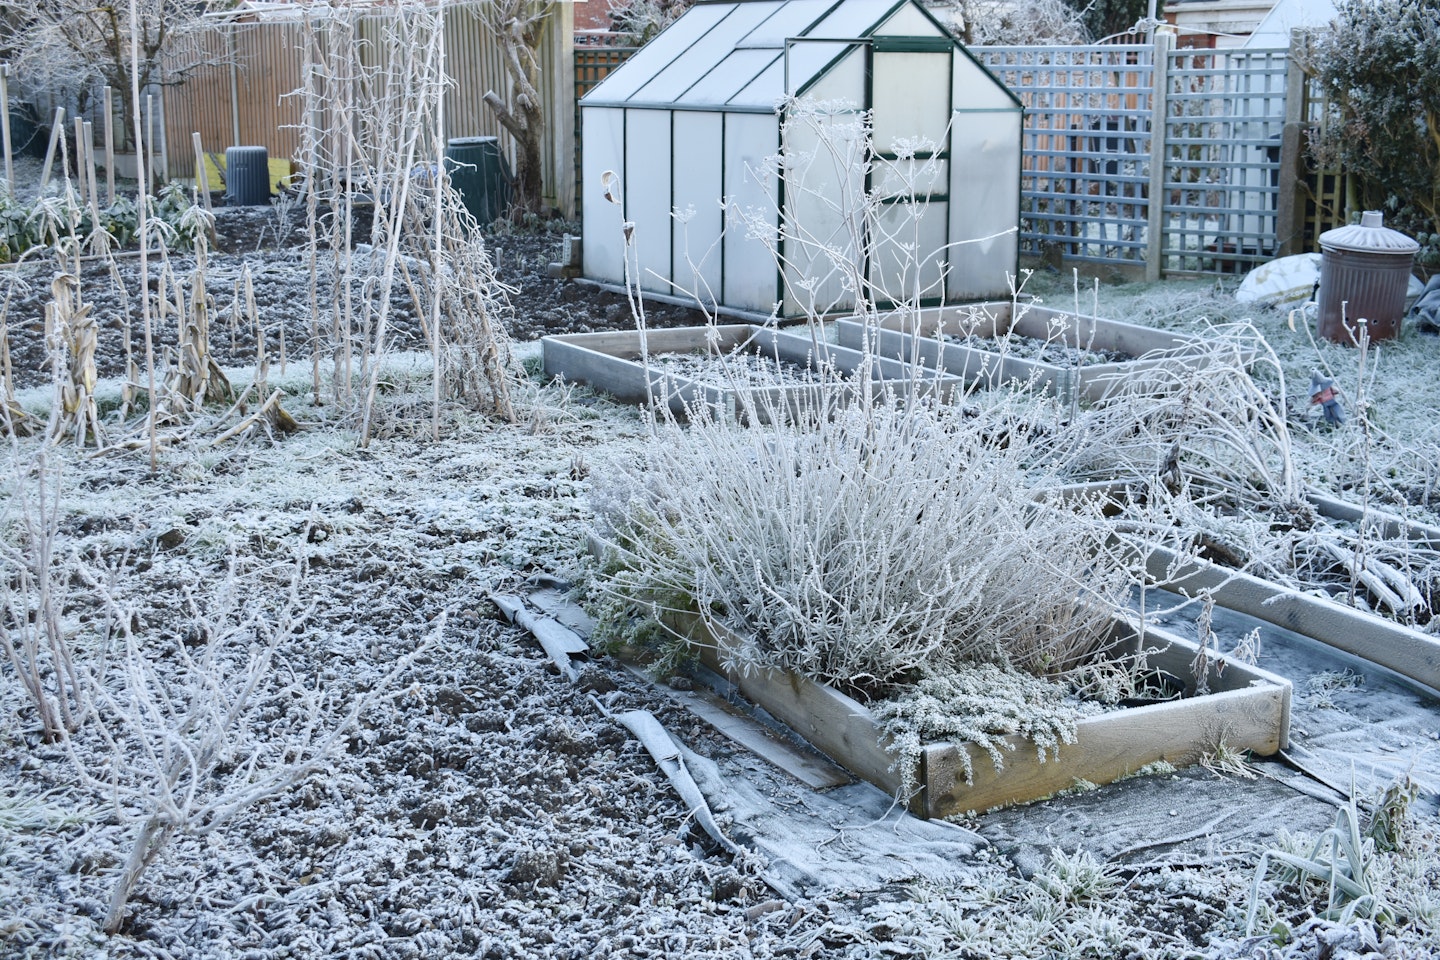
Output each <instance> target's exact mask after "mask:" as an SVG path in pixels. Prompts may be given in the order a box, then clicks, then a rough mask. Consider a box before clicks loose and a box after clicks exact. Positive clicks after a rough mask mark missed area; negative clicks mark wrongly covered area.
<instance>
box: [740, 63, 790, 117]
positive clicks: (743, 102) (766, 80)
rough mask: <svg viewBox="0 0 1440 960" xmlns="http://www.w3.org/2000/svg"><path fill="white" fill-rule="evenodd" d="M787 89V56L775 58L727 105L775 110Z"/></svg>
mask: <svg viewBox="0 0 1440 960" xmlns="http://www.w3.org/2000/svg"><path fill="white" fill-rule="evenodd" d="M784 91H785V57H784V55H783V54H782V55H781V56H778V57H776V58H775V61H774V62H773V63H771V64H770V66H768V67H766V68H765V71H764V72H763V73H761V74H760V75H759V76H758V77H756V78H755V79H753V80H751V81H750V82H749V83H747V84H746V85H745V86H744V87H742V88H741V89H740V91H739V92H738V93H736V94H735V95H734V96H733V97H731V98H730V99H729V100H728V101H726V106H730V107H736V108H760V109H766V110H773V109H774V108H775V104H776V102H777V101H779V100H780V98H781V96H782V95H783V93H784Z"/></svg>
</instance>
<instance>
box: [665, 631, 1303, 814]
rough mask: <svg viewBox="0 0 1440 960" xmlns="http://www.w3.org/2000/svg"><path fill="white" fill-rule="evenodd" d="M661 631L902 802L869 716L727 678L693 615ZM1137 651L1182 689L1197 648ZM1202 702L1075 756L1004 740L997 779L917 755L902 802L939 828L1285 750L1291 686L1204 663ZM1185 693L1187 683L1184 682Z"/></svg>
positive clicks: (986, 767) (1093, 733)
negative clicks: (1163, 766) (1223, 753)
mask: <svg viewBox="0 0 1440 960" xmlns="http://www.w3.org/2000/svg"><path fill="white" fill-rule="evenodd" d="M667 622H668V626H670V627H671V629H673V630H675V631H676V632H678V633H680V634H681V635H682V636H685V637H687V638H688V639H689V640H690V642H691V643H692V645H693V646H694V647H695V649H696V652H697V653H698V655H699V657H700V659H701V660H702V661H703V662H704V663H705V664H706V666H708V667H710V669H712V670H714V671H716V672H717V673H720V674H721V675H722V676H724V677H726V678H727V679H728V680H729V681H730V682H731V683H733V684H734V685H735V686H736V687H737V688H738V689H739V690H740V692H741V693H742V694H744V695H745V696H746V697H747V698H749V699H750V700H751V701H753V702H754V703H756V704H758V705H759V706H761V707H763V708H764V709H765V710H766V711H768V712H769V713H770V714H771V715H772V716H774V717H776V718H777V719H779V720H780V721H781V722H783V723H785V724H786V725H788V726H789V727H790V728H791V729H792V730H794V731H795V732H796V733H798V734H799V735H800V736H802V737H804V738H805V739H806V740H808V741H809V742H810V743H811V744H812V745H813V746H814V747H815V748H816V749H817V750H819V751H820V752H821V753H823V754H825V755H826V756H828V757H830V758H831V759H832V760H834V761H835V762H836V763H838V764H840V765H841V766H843V767H845V768H846V769H847V770H849V771H850V772H851V773H853V774H855V775H856V776H858V777H860V778H862V779H864V780H868V781H869V782H871V783H873V784H875V785H876V786H878V787H879V788H880V789H882V790H885V791H888V792H890V793H893V794H896V795H897V796H898V795H899V793H900V789H901V777H900V772H899V769H898V766H897V764H896V758H895V755H894V754H893V753H892V752H891V750H890V749H889V747H888V745H887V744H886V742H885V739H884V737H883V735H882V733H881V732H880V727H879V725H878V724H877V723H876V721H875V719H874V717H873V716H872V715H871V713H870V711H869V710H868V709H867V708H866V707H865V706H864V705H863V704H861V703H859V702H858V701H856V700H854V699H852V698H851V697H848V696H846V695H845V694H843V693H841V692H840V691H838V690H835V689H834V688H833V687H830V686H827V685H825V684H821V683H817V682H815V681H812V680H807V679H805V678H803V677H800V676H796V675H795V674H791V673H782V672H779V671H757V670H750V671H745V670H738V669H730V668H727V666H726V661H727V660H728V659H729V658H728V657H727V656H726V650H727V649H728V648H731V647H734V646H736V645H737V644H738V643H739V642H740V641H739V639H738V638H737V637H736V636H735V635H734V634H732V633H729V632H728V631H726V630H725V629H724V628H723V627H720V626H718V625H710V624H706V623H705V622H704V621H702V619H701V618H700V617H699V616H697V615H695V614H692V613H672V614H669V615H668V616H667ZM1110 640H1111V642H1112V644H1114V645H1115V647H1117V648H1118V651H1117V652H1122V653H1123V652H1125V651H1126V650H1128V651H1131V652H1133V651H1134V650H1136V649H1137V648H1138V646H1139V644H1140V643H1141V642H1142V638H1141V635H1140V634H1139V633H1138V632H1137V631H1136V630H1135V629H1134V628H1133V627H1132V626H1130V625H1129V624H1128V623H1127V622H1126V621H1125V620H1123V619H1122V618H1121V617H1120V616H1118V615H1117V616H1116V618H1115V621H1114V625H1113V627H1112V634H1111V637H1110ZM1143 643H1144V645H1145V648H1146V649H1147V650H1152V652H1151V653H1150V654H1149V658H1148V663H1149V666H1150V667H1153V668H1158V669H1161V670H1164V671H1166V672H1168V673H1171V674H1173V675H1175V676H1178V677H1189V676H1190V674H1191V668H1190V664H1191V662H1192V661H1193V660H1194V659H1195V657H1196V654H1197V653H1198V648H1197V647H1196V646H1195V644H1193V643H1191V642H1189V641H1187V640H1184V639H1182V638H1181V637H1179V636H1177V635H1175V634H1173V633H1170V632H1168V631H1165V630H1160V629H1156V628H1153V627H1152V628H1147V629H1146V630H1145V632H1144V635H1143ZM1207 656H1208V657H1209V658H1210V665H1209V669H1208V673H1207V681H1208V685H1209V689H1210V690H1211V691H1212V692H1211V693H1208V694H1204V695H1200V696H1190V697H1187V698H1185V699H1182V700H1174V701H1167V702H1164V703H1157V704H1151V705H1146V706H1139V707H1130V708H1126V709H1120V710H1115V711H1112V712H1110V713H1106V714H1102V715H1099V716H1094V717H1087V718H1084V719H1082V720H1081V721H1080V722H1079V724H1078V725H1077V728H1076V739H1075V743H1073V744H1063V745H1061V746H1060V748H1059V750H1058V751H1057V752H1056V753H1052V754H1050V755H1047V756H1043V757H1042V756H1041V755H1040V754H1039V752H1038V751H1037V749H1036V747H1035V745H1034V744H1033V743H1031V742H1029V741H1027V740H1025V739H1024V738H1023V737H1019V736H1011V737H1008V738H1007V739H1008V740H1009V742H1010V745H1011V746H1012V747H1014V749H1013V751H1009V752H1007V753H1006V757H1005V765H1004V767H1003V768H1001V769H996V768H995V766H994V764H993V763H991V760H990V757H989V755H988V754H987V753H986V752H985V751H984V750H981V749H979V748H977V747H976V746H975V745H973V744H956V743H934V744H929V745H927V746H926V747H925V748H924V752H923V754H922V756H921V760H920V768H919V770H918V772H917V782H918V783H919V789H918V791H917V792H916V793H915V794H914V795H913V796H911V797H909V798H908V806H909V809H910V811H911V812H912V813H914V814H916V815H917V816H921V817H944V816H950V815H953V814H958V813H964V812H967V811H971V810H975V811H983V810H988V809H991V808H993V807H998V806H1004V805H1007V804H1015V803H1027V802H1030V801H1032V800H1038V799H1041V798H1043V797H1047V796H1051V795H1053V794H1054V793H1056V792H1058V791H1060V790H1064V789H1067V788H1069V787H1072V786H1074V785H1075V783H1076V782H1077V781H1081V780H1083V781H1088V782H1090V783H1095V784H1104V783H1110V782H1112V781H1114V780H1118V779H1120V778H1121V777H1125V776H1128V775H1130V774H1133V773H1135V772H1136V771H1138V770H1140V769H1141V768H1143V767H1145V766H1146V765H1148V764H1151V763H1155V762H1157V761H1161V760H1164V761H1167V762H1169V763H1172V764H1175V765H1177V766H1181V765H1186V764H1191V763H1194V762H1196V761H1197V760H1199V759H1200V757H1201V755H1202V754H1203V753H1204V752H1205V751H1206V750H1213V749H1214V748H1215V747H1216V746H1217V745H1218V744H1219V743H1220V742H1222V741H1223V742H1224V743H1225V745H1226V746H1227V747H1228V748H1230V749H1234V750H1250V751H1253V752H1254V753H1257V754H1260V755H1265V756H1268V755H1270V754H1274V753H1276V752H1278V751H1280V750H1283V749H1285V748H1286V747H1287V746H1288V744H1289V732H1290V698H1291V685H1290V682H1289V681H1288V680H1285V679H1283V678H1281V677H1278V676H1275V675H1274V674H1271V673H1268V672H1266V671H1264V670H1260V669H1257V668H1255V667H1252V666H1248V665H1246V664H1243V663H1239V662H1238V661H1235V660H1232V659H1230V658H1228V657H1225V656H1222V655H1220V654H1217V653H1214V652H1213V651H1212V652H1209V653H1208V654H1207ZM1188 682H1189V685H1190V690H1191V691H1192V692H1193V690H1194V681H1193V680H1190V681H1188ZM962 751H964V752H965V753H968V754H969V756H970V760H971V766H972V769H973V782H971V783H969V784H967V783H966V782H965V779H964V772H963V771H964V767H963V763H962V760H961V752H962Z"/></svg>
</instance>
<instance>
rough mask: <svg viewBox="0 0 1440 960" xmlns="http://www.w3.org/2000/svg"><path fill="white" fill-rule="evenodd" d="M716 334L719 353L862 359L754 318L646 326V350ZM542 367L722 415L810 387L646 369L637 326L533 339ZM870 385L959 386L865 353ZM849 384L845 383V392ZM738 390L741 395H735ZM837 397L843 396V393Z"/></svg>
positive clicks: (846, 368) (768, 404)
mask: <svg viewBox="0 0 1440 960" xmlns="http://www.w3.org/2000/svg"><path fill="white" fill-rule="evenodd" d="M711 336H715V337H717V338H718V339H717V343H716V347H717V348H718V349H719V350H720V351H722V352H724V351H730V350H733V349H736V348H738V347H741V346H742V345H744V344H747V343H749V344H752V345H754V346H755V347H757V348H758V349H761V350H763V351H765V352H766V353H767V354H770V355H772V356H778V357H779V358H780V359H782V360H786V361H790V362H793V363H798V364H804V365H809V364H811V363H812V362H813V360H814V357H815V354H816V352H817V348H818V351H819V352H820V353H821V354H822V355H823V356H824V358H825V361H826V362H828V363H831V364H833V365H834V367H835V369H836V370H838V371H839V372H841V373H846V374H849V373H854V372H855V371H856V370H857V369H859V367H860V365H861V363H862V362H863V360H864V357H863V355H862V354H860V353H858V352H856V351H854V350H849V349H846V348H845V347H839V346H836V345H834V344H832V343H828V342H826V341H824V340H816V339H815V338H812V337H811V336H809V335H806V334H803V333H790V332H787V331H778V330H775V329H773V328H770V327H764V326H759V325H755V324H723V325H719V326H715V327H672V328H668V329H660V330H650V331H647V332H646V347H647V351H648V353H650V354H660V353H690V352H699V351H705V350H706V349H707V338H709V337H711ZM540 344H541V353H542V356H543V359H544V365H545V373H546V374H547V375H549V376H552V377H557V376H558V377H563V378H564V379H565V380H567V381H569V382H572V383H584V384H588V385H590V386H592V387H594V388H596V389H597V390H603V391H605V392H606V393H609V394H611V395H612V396H614V397H615V398H616V399H617V400H620V401H622V402H625V403H655V404H660V405H664V406H666V407H668V408H669V410H670V411H671V412H672V413H674V414H676V415H677V416H684V415H685V413H686V411H687V409H690V408H693V407H695V406H697V405H704V406H708V407H710V408H711V409H712V410H714V411H716V412H717V413H719V414H721V415H723V416H733V417H737V418H738V417H741V416H743V415H744V412H745V407H746V402H745V401H746V400H748V401H749V403H750V404H751V405H752V408H753V409H754V410H756V412H757V419H760V420H762V421H763V420H766V419H768V413H769V412H770V411H775V410H787V411H793V410H794V409H795V408H796V405H797V404H798V403H800V402H801V399H802V398H805V399H810V400H812V401H813V400H815V399H816V391H817V389H821V388H817V387H816V386H813V385H807V384H795V385H793V386H778V387H754V388H743V387H742V388H741V389H740V390H739V391H737V390H736V389H735V388H734V387H732V386H730V385H728V384H725V383H723V382H717V383H708V382H702V381H699V380H694V379H691V378H687V377H680V376H676V375H674V374H669V373H666V372H665V371H663V370H659V369H651V370H649V371H648V372H647V371H646V369H645V366H644V364H642V363H641V362H640V356H641V353H640V333H639V331H635V330H626V331H606V332H600V333H572V334H563V335H558V336H549V337H544V338H542V339H541V341H540ZM872 361H873V364H872V369H871V384H872V388H873V389H877V390H878V389H886V390H893V391H894V392H895V393H897V394H899V395H901V396H911V395H927V394H929V393H930V392H932V391H939V392H940V394H941V397H942V399H948V398H949V396H950V394H951V393H952V392H954V391H956V390H959V389H961V388H962V386H963V385H962V384H961V382H960V381H959V380H957V379H955V378H953V377H947V376H944V375H935V376H927V375H921V374H920V372H919V371H917V370H916V369H915V368H914V367H912V366H910V365H907V364H902V363H899V362H897V361H895V360H885V359H882V358H879V357H872ZM853 391H854V387H847V388H846V390H845V391H843V394H844V395H849V394H850V393H852V392H853ZM742 393H743V394H744V397H745V399H744V400H742V399H741V397H740V394H742ZM840 399H842V400H843V399H844V397H843V396H842V397H841V398H840Z"/></svg>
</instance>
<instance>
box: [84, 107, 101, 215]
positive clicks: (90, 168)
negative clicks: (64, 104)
mask: <svg viewBox="0 0 1440 960" xmlns="http://www.w3.org/2000/svg"><path fill="white" fill-rule="evenodd" d="M95 180H96V177H95V124H93V123H91V122H90V121H89V120H86V121H85V183H86V185H87V186H88V188H89V192H90V225H91V226H92V227H93V228H95V229H99V227H100V188H99V186H98V185H96V183H95Z"/></svg>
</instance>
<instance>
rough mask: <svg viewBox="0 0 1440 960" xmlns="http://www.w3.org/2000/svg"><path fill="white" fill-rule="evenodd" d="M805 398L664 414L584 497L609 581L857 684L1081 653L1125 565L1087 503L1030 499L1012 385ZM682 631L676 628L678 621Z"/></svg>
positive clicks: (1089, 646)
mask: <svg viewBox="0 0 1440 960" xmlns="http://www.w3.org/2000/svg"><path fill="white" fill-rule="evenodd" d="M985 403H986V407H985V408H984V409H983V410H979V411H973V410H972V411H970V413H968V414H967V413H966V412H961V411H959V410H956V409H954V408H949V407H943V406H931V405H926V404H921V403H911V404H908V405H904V406H901V405H898V404H894V403H872V402H869V401H867V400H865V399H864V398H863V397H862V398H861V399H859V400H856V401H851V402H849V403H838V402H835V401H830V402H828V403H827V402H826V401H823V400H822V401H820V402H818V403H817V406H816V407H815V408H813V409H811V411H810V415H809V416H803V417H801V418H799V419H798V420H797V419H795V418H793V417H792V418H788V419H787V418H785V417H778V416H777V417H775V418H774V419H775V420H776V421H779V422H775V423H770V424H766V425H763V426H755V427H752V428H749V429H746V428H742V427H739V426H737V425H735V424H732V423H725V422H720V421H718V420H716V419H713V418H709V417H706V416H697V417H696V418H695V420H694V421H693V422H692V423H691V424H690V426H689V427H688V428H683V427H681V426H679V425H677V424H674V423H662V424H659V425H658V426H657V428H656V437H655V441H654V442H653V443H651V444H650V445H649V446H648V447H647V449H646V451H645V453H644V455H643V458H642V459H641V460H640V461H639V462H636V463H633V464H631V465H629V466H628V467H626V468H624V469H623V470H622V471H621V475H620V477H619V478H618V480H617V481H616V483H615V484H614V486H613V489H612V490H610V491H609V493H608V499H602V502H601V503H600V509H601V513H602V515H603V516H604V519H605V521H606V524H607V525H606V527H605V529H604V530H603V532H602V538H603V540H604V541H605V543H606V544H607V545H608V547H609V557H610V564H609V576H608V577H607V579H606V580H605V582H604V584H603V586H602V589H603V590H604V591H606V592H607V593H608V594H609V595H610V596H611V597H612V598H617V599H619V600H622V601H623V602H624V603H626V604H631V605H634V606H636V607H638V608H639V609H641V610H642V611H643V612H645V613H648V614H652V615H657V616H661V615H663V614H664V613H666V612H667V611H668V610H670V609H693V610H696V611H698V612H699V613H700V616H701V617H702V618H703V619H705V620H706V621H707V622H709V623H712V624H714V625H716V626H719V627H723V628H725V629H727V630H730V631H732V632H734V633H737V634H739V635H740V636H742V637H743V638H746V639H745V641H744V642H743V643H742V644H741V645H740V646H738V647H736V648H734V649H732V650H730V651H728V656H730V657H731V658H732V659H733V661H734V662H733V664H732V666H735V667H737V668H739V669H742V670H747V671H749V670H758V669H778V670H786V671H794V672H796V673H799V674H802V675H805V676H808V677H812V678H815V679H818V680H821V681H823V682H826V683H831V684H834V685H836V686H837V687H840V688H842V689H845V690H849V691H852V692H856V693H859V694H860V695H862V696H873V695H884V694H888V693H891V692H893V691H895V690H897V689H899V688H901V687H903V686H905V685H907V684H910V683H914V682H916V681H917V680H920V679H922V678H924V677H929V676H938V675H943V674H944V673H946V672H947V671H950V670H953V669H955V668H956V667H957V666H958V665H960V664H963V663H974V662H987V663H1003V664H1007V665H1010V666H1013V667H1015V668H1017V669H1020V670H1023V671H1025V672H1027V673H1030V674H1033V675H1038V676H1063V675H1065V674H1067V673H1072V672H1074V671H1076V670H1077V669H1079V668H1081V667H1082V666H1083V665H1084V664H1085V663H1086V661H1087V660H1088V659H1089V658H1090V656H1091V654H1092V653H1093V652H1094V649H1095V647H1096V645H1097V643H1098V638H1099V637H1101V636H1102V635H1103V634H1104V629H1103V627H1104V623H1105V621H1106V619H1107V617H1108V612H1107V611H1109V610H1111V609H1113V608H1114V606H1115V604H1116V602H1117V601H1118V600H1119V598H1120V597H1121V595H1122V594H1123V592H1124V591H1125V590H1126V589H1127V587H1128V584H1129V579H1128V577H1127V575H1126V571H1125V570H1124V569H1123V568H1122V566H1121V564H1120V563H1119V562H1118V561H1115V560H1113V559H1111V558H1110V557H1108V556H1107V555H1104V554H1102V553H1097V549H1096V548H1097V546H1098V545H1099V544H1101V543H1103V542H1104V539H1105V537H1104V533H1103V532H1102V529H1101V526H1100V524H1101V518H1100V515H1099V509H1098V506H1091V505H1086V504H1080V505H1078V506H1077V507H1076V509H1074V510H1073V511H1060V510H1056V511H1051V510H1047V509H1042V508H1039V507H1037V506H1036V504H1035V502H1034V501H1033V499H1032V497H1031V490H1032V489H1033V488H1034V487H1035V485H1036V484H1037V482H1038V481H1037V480H1035V479H1034V478H1033V477H1031V476H1030V475H1029V474H1028V472H1027V466H1026V464H1027V461H1028V460H1029V459H1031V458H1032V457H1033V456H1034V451H1033V450H1031V449H1030V445H1031V443H1032V442H1035V441H1032V440H1030V439H1027V437H1029V436H1030V435H1029V434H1027V433H1024V432H1015V431H1012V430H1009V429H1005V427H1006V425H1007V424H1009V423H1011V422H1013V421H1014V420H1016V419H1017V416H1018V415H1017V413H1016V411H1015V409H1014V406H1013V404H1012V402H1011V400H1010V399H1009V398H1007V397H1005V396H1004V395H1001V394H995V395H991V396H990V397H988V398H987V399H986V400H985ZM674 642H675V643H683V640H679V639H677V640H675V641H674Z"/></svg>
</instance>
